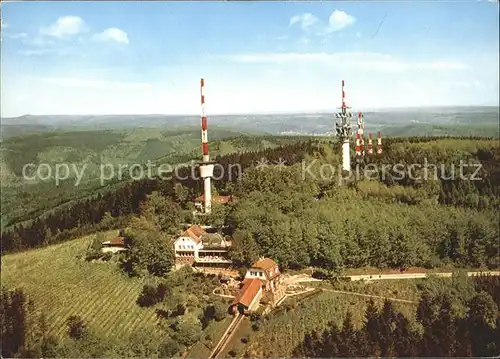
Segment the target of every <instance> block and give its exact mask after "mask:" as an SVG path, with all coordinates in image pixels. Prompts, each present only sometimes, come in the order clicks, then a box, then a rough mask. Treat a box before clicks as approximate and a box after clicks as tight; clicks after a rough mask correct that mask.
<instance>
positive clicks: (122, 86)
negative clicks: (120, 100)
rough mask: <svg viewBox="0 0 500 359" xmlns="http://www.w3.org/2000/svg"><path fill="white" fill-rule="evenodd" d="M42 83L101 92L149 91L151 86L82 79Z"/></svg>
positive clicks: (142, 83) (140, 83)
mask: <svg viewBox="0 0 500 359" xmlns="http://www.w3.org/2000/svg"><path fill="white" fill-rule="evenodd" d="M40 80H41V81H43V82H45V83H47V84H51V85H55V86H60V87H70V88H86V89H100V90H114V91H119V90H147V89H150V88H151V84H149V83H146V82H121V81H120V82H119V81H106V80H89V79H80V78H65V77H48V78H41V79H40Z"/></svg>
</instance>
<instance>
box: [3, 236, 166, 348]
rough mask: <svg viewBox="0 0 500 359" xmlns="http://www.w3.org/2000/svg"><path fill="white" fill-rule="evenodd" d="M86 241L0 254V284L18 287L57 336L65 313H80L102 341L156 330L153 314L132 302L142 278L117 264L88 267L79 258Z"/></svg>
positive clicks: (81, 240)
mask: <svg viewBox="0 0 500 359" xmlns="http://www.w3.org/2000/svg"><path fill="white" fill-rule="evenodd" d="M106 234H107V235H110V236H111V235H116V232H115V231H113V232H108V233H106ZM91 239H92V236H87V237H83V238H79V239H75V240H73V241H70V242H65V243H61V244H57V245H53V246H49V247H47V248H42V249H37V250H33V251H27V252H22V253H16V254H11V255H6V256H3V257H2V285H3V286H5V287H7V288H15V287H16V288H19V287H21V288H23V289H24V290H25V292H26V293H27V295H28V296H29V297H30V298H31V299H32V300H33V301H34V303H35V306H36V308H37V309H38V310H41V311H43V312H44V313H45V314H46V315H47V321H48V323H49V325H50V329H49V330H50V332H51V333H53V334H55V335H57V336H59V337H61V336H62V335H63V334H64V333H65V330H66V325H65V323H64V322H65V320H66V318H68V317H69V316H70V315H80V316H81V317H82V318H83V319H84V321H85V322H86V323H87V326H88V328H89V329H91V330H92V331H94V332H95V333H96V334H97V335H99V336H101V337H103V338H106V337H109V338H111V337H114V338H121V339H126V338H128V337H129V336H130V335H131V334H133V333H135V332H138V331H147V332H155V331H157V330H158V329H157V326H156V322H157V320H156V315H155V313H154V310H152V309H142V308H140V307H139V306H138V305H137V304H136V299H137V297H138V295H139V293H140V291H141V289H142V284H143V283H142V282H141V280H138V279H130V278H128V277H126V276H125V275H123V274H122V273H121V272H120V270H119V269H118V268H117V265H116V263H112V262H109V263H107V262H102V263H101V262H96V263H89V262H86V261H85V260H84V259H81V258H80V256H82V255H84V253H85V250H86V248H87V245H88V244H89V242H90V241H91Z"/></svg>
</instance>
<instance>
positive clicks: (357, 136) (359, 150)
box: [355, 132, 361, 156]
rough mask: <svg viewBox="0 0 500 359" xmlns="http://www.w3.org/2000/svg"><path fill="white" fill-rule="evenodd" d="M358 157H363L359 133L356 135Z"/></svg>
mask: <svg viewBox="0 0 500 359" xmlns="http://www.w3.org/2000/svg"><path fill="white" fill-rule="evenodd" d="M355 149H356V156H361V139H360V137H359V132H358V133H356V148H355Z"/></svg>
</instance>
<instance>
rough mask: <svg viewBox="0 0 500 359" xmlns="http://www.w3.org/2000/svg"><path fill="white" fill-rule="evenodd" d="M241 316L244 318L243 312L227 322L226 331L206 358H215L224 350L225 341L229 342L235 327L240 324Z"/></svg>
mask: <svg viewBox="0 0 500 359" xmlns="http://www.w3.org/2000/svg"><path fill="white" fill-rule="evenodd" d="M243 318H244V315H243V314H238V315H237V316H236V317H234V319H233V320H232V321H231V323H229V326H228V327H227V329H226V331H225V332H224V334H223V335H222V338H221V339H220V340H219V342H218V343H217V345H216V346H215V348H214V350H213V351H212V353H211V354H210V356H209V357H208V359H215V358H217V356H218V355H219V354H220V353H221V352H222V351H223V350H224V348H225V347H226V345H227V343H229V341H230V340H231V337H232V336H233V334H234V333H235V332H236V329H238V326H239V325H240V323H241V321H242V320H243Z"/></svg>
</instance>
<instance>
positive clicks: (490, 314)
mask: <svg viewBox="0 0 500 359" xmlns="http://www.w3.org/2000/svg"><path fill="white" fill-rule="evenodd" d="M499 288H500V280H499V279H498V277H478V278H474V280H466V279H464V280H462V284H461V288H460V291H456V290H453V287H452V286H450V287H448V288H447V290H446V291H441V292H437V293H436V292H433V291H432V290H430V289H429V288H426V289H425V290H424V291H423V293H422V296H421V299H420V302H419V305H418V307H417V309H416V311H415V315H414V316H405V315H404V314H402V313H401V312H399V311H397V310H395V309H394V307H393V304H392V303H391V302H390V301H388V300H386V301H385V302H384V304H383V306H382V308H379V307H377V305H375V303H374V302H373V301H370V302H369V304H368V308H367V309H366V313H365V320H364V323H363V325H362V326H356V325H355V324H354V323H353V320H352V314H353V313H352V312H350V313H348V315H347V317H346V318H345V319H344V321H343V324H342V325H341V326H338V325H337V324H336V323H331V325H330V327H329V328H328V329H327V330H325V331H323V332H316V331H314V332H312V333H309V334H307V335H306V336H305V339H304V341H303V342H302V343H301V344H300V345H299V346H298V347H297V348H296V349H295V352H294V356H296V357H307V358H325V357H471V356H474V357H494V356H497V355H498V354H499V353H500V316H499V312H498V308H499V307H500V292H499ZM459 306H463V307H464V309H465V310H464V311H463V312H462V313H460V311H459V310H458V307H459ZM414 318H416V320H415V319H414Z"/></svg>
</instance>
